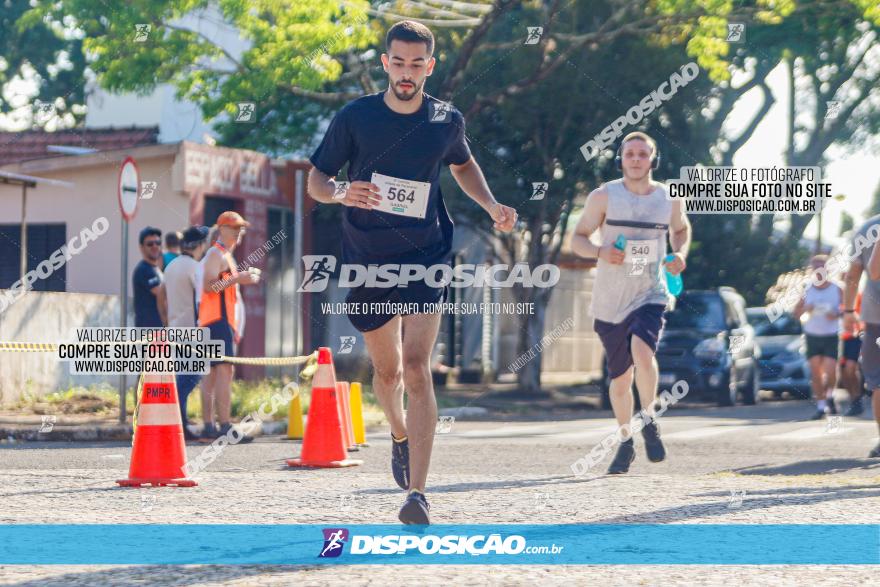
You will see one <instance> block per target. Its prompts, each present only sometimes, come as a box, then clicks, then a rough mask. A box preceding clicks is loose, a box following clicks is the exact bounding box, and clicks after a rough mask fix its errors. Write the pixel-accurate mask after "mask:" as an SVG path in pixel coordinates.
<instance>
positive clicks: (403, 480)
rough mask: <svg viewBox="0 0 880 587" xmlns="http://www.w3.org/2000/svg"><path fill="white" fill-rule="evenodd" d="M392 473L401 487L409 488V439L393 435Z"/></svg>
mask: <svg viewBox="0 0 880 587" xmlns="http://www.w3.org/2000/svg"><path fill="white" fill-rule="evenodd" d="M391 474H392V475H394V480H395V481H397V484H398V485H399V486H400V488H401V489H409V439H408V438H404V439H403V440H397V439H396V438H394V435H393V434H392V435H391Z"/></svg>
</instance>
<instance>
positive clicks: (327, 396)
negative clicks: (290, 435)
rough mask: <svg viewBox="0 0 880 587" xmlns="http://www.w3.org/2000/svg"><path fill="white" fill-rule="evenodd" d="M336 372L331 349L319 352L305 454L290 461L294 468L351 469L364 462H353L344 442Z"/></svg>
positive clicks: (303, 445) (289, 463) (288, 462)
mask: <svg viewBox="0 0 880 587" xmlns="http://www.w3.org/2000/svg"><path fill="white" fill-rule="evenodd" d="M336 396H337V392H336V373H335V372H334V369H333V358H332V356H331V354H330V349H329V348H327V347H321V348H320V349H318V367H317V369H316V370H315V375H314V376H313V377H312V399H311V401H310V403H309V418H308V422H307V423H306V434H305V438H304V439H303V444H302V454H301V455H300V456H299V457H298V458H295V459H289V460H288V461H287V464H288V465H289V466H291V467H351V466H353V465H360V464H362V463H363V461H359V460H354V459H349V458H348V454H347V453H346V452H345V443H344V442H343V439H342V422H341V419H340V417H339V403H338V400H337V399H336Z"/></svg>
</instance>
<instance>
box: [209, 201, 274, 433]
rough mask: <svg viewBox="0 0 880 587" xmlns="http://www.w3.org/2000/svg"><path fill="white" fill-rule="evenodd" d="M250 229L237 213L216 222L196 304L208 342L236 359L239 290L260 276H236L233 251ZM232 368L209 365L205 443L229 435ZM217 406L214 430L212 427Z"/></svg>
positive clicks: (222, 364)
mask: <svg viewBox="0 0 880 587" xmlns="http://www.w3.org/2000/svg"><path fill="white" fill-rule="evenodd" d="M248 226H250V223H249V222H247V221H246V220H245V219H244V218H242V217H241V215H240V214H238V213H237V212H232V211H227V212H224V213H222V214H221V215H220V216H219V217H218V218H217V231H218V235H219V236H218V237H217V240H216V241H215V242H214V243H213V245H212V246H211V248H209V249H208V252H207V253H206V254H205V258H204V261H203V263H202V267H203V271H204V272H203V283H202V297H201V300H200V302H199V326H204V327H207V328H208V330H209V331H210V333H211V340H215V341H222V342H223V347H224V351H223V354H224V355H226V356H228V357H231V356H234V355H235V342H234V341H235V339H236V337H237V331H238V324H237V321H236V318H235V306H236V303H237V301H238V286H239V285H253V284H256V283H259V281H260V277H259V274H257V273H255V272H250V271H242V272H240V273H239V272H238V271H237V270H236V267H235V259H233V257H232V251H233V250H235V247H236V246H238V244H239V243H241V238H242V236H243V235H244V232H245V228H246V227H248ZM232 375H233V368H232V364H231V363H228V362H226V361H212V362H211V371H210V372H209V373H208V375H207V376H206V377H205V379H204V381H203V385H202V418H203V419H204V421H205V428H204V430H203V431H202V437H203V438H205V439H211V438H216V437H218V436H223V435H225V434H226V433H228V432H229V429H230V427H231V424H230V422H229V420H230V412H231V409H230V404H231V394H232ZM215 405H216V414H217V424H218V425H217V426H215V425H214V412H215Z"/></svg>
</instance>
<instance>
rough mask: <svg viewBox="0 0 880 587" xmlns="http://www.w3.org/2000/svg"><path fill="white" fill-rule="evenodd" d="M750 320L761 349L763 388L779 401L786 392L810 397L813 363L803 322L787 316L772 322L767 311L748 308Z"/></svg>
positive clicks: (747, 315) (747, 314)
mask: <svg viewBox="0 0 880 587" xmlns="http://www.w3.org/2000/svg"><path fill="white" fill-rule="evenodd" d="M746 317H748V319H749V323H750V324H751V325H752V327H753V328H754V329H755V337H756V339H757V341H758V345H759V346H760V347H761V359H760V361H759V362H760V365H761V387H762V388H764V389H767V390H770V391H772V392H773V395H774V397H777V398H780V397H782V394H783V393H784V392H786V391H787V392H789V393H792V394H794V395H797V396H798V397H804V398H808V397H810V393H811V392H810V363H809V361H807V355H806V347H805V342H804V340H805V339H804V333H803V330H802V329H801V323H800V320H798V319H796V318H795V317H794V316H792V315H791V314H789V313H788V312H786V313H784V314H782V315H781V316H779V318H777V319H776V320H774V321H773V322H771V321H770V318H769V317H768V316H767V312H766V308H747V309H746Z"/></svg>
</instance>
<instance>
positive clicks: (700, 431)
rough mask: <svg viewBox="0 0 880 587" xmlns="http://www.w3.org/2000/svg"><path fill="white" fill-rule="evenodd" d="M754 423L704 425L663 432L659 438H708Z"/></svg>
mask: <svg viewBox="0 0 880 587" xmlns="http://www.w3.org/2000/svg"><path fill="white" fill-rule="evenodd" d="M754 427H755V425H754V424H745V425H738V426H706V427H702V428H693V429H691V430H682V431H680V432H671V433H663V434H662V436H661V438H663V439H664V440H666V439H673V440H694V439H697V438H709V437H711V436H720V435H721V434H727V433H729V432H739V431H741V430H748V429H752V428H754Z"/></svg>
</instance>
